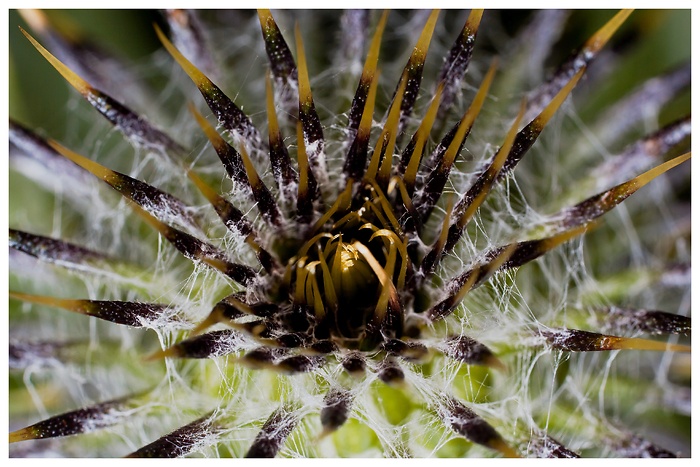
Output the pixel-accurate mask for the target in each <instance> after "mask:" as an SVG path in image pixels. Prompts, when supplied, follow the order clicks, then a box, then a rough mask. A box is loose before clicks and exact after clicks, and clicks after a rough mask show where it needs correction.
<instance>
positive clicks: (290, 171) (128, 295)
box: [9, 10, 690, 457]
mask: <svg viewBox="0 0 700 467" xmlns="http://www.w3.org/2000/svg"><path fill="white" fill-rule="evenodd" d="M681 13H682V14H683V12H681ZM584 15H585V12H578V13H577V14H569V13H567V12H562V11H539V12H534V13H531V14H528V15H524V16H523V17H522V18H520V17H518V18H515V15H512V17H510V19H509V18H508V17H507V15H501V14H499V13H498V12H491V11H483V10H472V11H471V12H466V13H461V12H452V11H449V12H447V13H445V12H443V13H441V12H439V11H432V12H430V11H428V12H407V11H398V12H387V11H384V12H382V11H358V10H355V11H348V12H345V13H341V12H310V11H293V12H287V11H281V12H275V13H274V14H273V13H272V12H270V11H268V10H259V11H258V12H257V14H254V13H253V12H228V11H226V12H213V11H207V12H193V11H182V10H168V11H165V12H163V17H162V18H163V21H161V22H159V24H160V26H159V25H156V26H155V27H154V29H155V35H156V36H157V38H158V40H159V41H160V43H161V44H162V49H161V50H159V51H158V52H156V53H155V54H154V55H153V56H152V57H151V60H150V63H149V65H148V66H141V67H134V66H129V65H126V64H125V63H124V62H123V61H122V60H121V59H119V58H117V57H114V56H111V55H109V54H107V53H105V52H104V51H103V50H101V49H98V48H96V47H94V46H93V44H90V43H89V41H88V40H87V39H85V38H84V36H81V35H80V34H78V33H77V31H76V30H74V29H71V28H67V27H66V25H65V22H59V21H54V20H53V18H54V17H53V16H50V15H46V14H45V13H42V12H37V11H26V12H23V13H22V17H23V20H24V21H25V22H26V24H27V25H28V28H24V29H22V34H23V35H24V36H25V37H26V40H28V41H29V42H30V43H31V44H32V45H33V47H34V48H35V49H36V51H37V52H38V53H39V54H40V55H41V56H43V58H44V59H45V60H46V61H47V62H48V63H49V64H50V65H51V67H52V68H53V69H55V71H56V72H58V73H59V74H60V75H61V76H62V77H63V78H64V79H65V81H66V82H67V83H68V84H69V85H70V86H71V87H72V88H73V89H74V91H72V92H73V96H74V97H75V98H74V99H72V100H71V101H70V106H71V108H72V109H74V110H71V112H70V115H69V117H70V118H75V120H76V122H77V121H88V122H89V123H90V124H89V131H87V132H84V133H83V132H82V130H78V128H82V127H79V126H78V124H77V123H76V126H74V127H72V129H73V132H72V133H71V131H68V132H67V135H48V134H45V133H44V132H43V131H42V130H41V129H35V128H30V127H29V126H27V125H26V124H24V123H22V122H20V121H18V120H15V119H12V118H11V119H10V131H9V136H10V162H11V173H10V177H11V182H12V183H13V184H12V187H13V189H12V191H11V208H12V210H11V213H10V231H9V238H10V306H9V309H10V310H9V315H10V346H9V352H10V358H9V363H10V392H9V398H10V431H11V433H10V435H9V441H10V443H11V446H10V454H11V455H13V456H25V455H26V456H30V455H38V454H41V455H50V456H92V457H95V456H131V457H174V456H208V457H216V456H221V457H229V456H234V457H242V456H247V457H273V456H284V457H329V456H387V457H414V456H415V457H426V456H442V457H462V456H471V457H491V456H506V457H578V456H580V455H585V456H595V457H599V456H613V457H672V456H676V455H689V432H690V428H689V427H690V396H689V392H690V369H689V368H690V359H689V353H690V346H689V343H690V317H689V314H690V306H689V301H690V285H689V282H690V281H689V276H690V272H689V271H690V266H689V238H690V227H689V218H690V209H689V202H688V201H687V191H688V187H689V162H687V161H688V159H689V158H690V153H688V152H686V151H688V147H689V139H690V117H688V116H687V113H688V112H689V105H688V100H689V99H688V93H687V90H688V88H689V84H690V66H689V63H682V62H681V63H675V65H674V66H673V67H667V69H665V70H663V71H661V72H659V74H658V75H656V74H655V75H654V76H648V77H645V75H644V73H640V75H642V77H644V79H642V80H640V81H639V82H636V83H633V84H629V83H626V82H625V80H626V78H625V77H624V75H623V73H622V71H624V70H620V68H623V67H624V65H625V63H626V57H627V55H628V54H629V55H632V54H633V53H634V52H635V50H637V47H640V44H641V45H643V44H644V43H645V41H646V40H647V39H648V38H647V35H653V34H652V33H653V31H652V32H649V31H648V29H653V27H652V26H650V25H646V26H644V27H639V28H637V29H633V28H632V27H631V26H628V25H629V24H630V23H629V22H630V21H635V19H634V17H635V16H638V17H640V18H647V19H649V18H652V16H651V15H650V14H649V13H648V12H635V13H632V12H630V11H626V10H623V11H620V12H607V13H606V14H605V19H604V20H602V21H601V22H600V24H598V25H597V26H596V27H595V28H594V29H593V30H592V31H591V34H590V35H589V37H588V39H584V40H583V41H582V42H579V43H578V44H577V45H576V47H577V48H576V49H575V50H574V52H573V53H572V54H571V55H569V56H568V58H567V57H566V55H565V54H562V53H561V52H560V51H559V49H558V47H556V45H557V44H559V43H560V42H565V39H566V31H567V28H569V27H575V26H576V25H580V24H582V23H581V22H580V20H579V18H580V17H582V16H584ZM630 15H632V17H631V18H630V19H629V20H628V17H630ZM599 17H600V16H598V18H599ZM634 24H637V25H639V24H643V23H641V22H638V23H634ZM626 28H627V29H626ZM164 31H166V32H167V34H166V32H164ZM620 35H622V37H621V38H619V36H620ZM615 37H618V40H617V42H616V40H615V39H614V38H615ZM625 39H626V40H625ZM23 40H24V39H23ZM480 44H482V45H480ZM567 52H568V50H567ZM495 57H498V58H495ZM553 60H558V61H559V63H560V64H558V65H557V64H555V63H556V62H554V61H553ZM550 62H551V63H550ZM154 70H156V71H154ZM46 72H47V73H54V72H53V71H51V70H49V68H46ZM164 78H165V79H164ZM617 80H621V81H623V84H621V85H620V86H621V87H622V90H619V89H618V90H617V91H614V90H613V91H611V89H612V87H614V85H616V82H617ZM75 91H77V93H76V92H75ZM76 96H79V98H80V100H78V98H77V97H76ZM611 96H612V97H611ZM83 112H87V113H86V114H85V115H83ZM68 128H69V130H70V129H71V126H70V124H69V126H68ZM623 202H624V203H623ZM34 216H37V217H41V216H48V217H47V218H48V219H51V221H50V222H46V221H41V222H42V223H43V225H44V226H45V227H46V228H45V229H44V230H41V229H38V228H35V227H34V225H36V224H35V222H39V220H38V219H35V218H34Z"/></svg>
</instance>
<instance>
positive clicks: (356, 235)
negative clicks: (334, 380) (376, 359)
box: [284, 183, 409, 350]
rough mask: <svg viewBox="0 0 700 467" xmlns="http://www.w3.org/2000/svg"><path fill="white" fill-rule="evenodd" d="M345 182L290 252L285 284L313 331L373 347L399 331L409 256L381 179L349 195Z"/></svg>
mask: <svg viewBox="0 0 700 467" xmlns="http://www.w3.org/2000/svg"><path fill="white" fill-rule="evenodd" d="M348 187H349V188H348V189H346V190H345V191H344V192H343V193H342V194H341V195H340V197H339V198H338V200H337V202H336V203H335V204H334V205H333V206H332V207H331V208H330V210H329V211H328V212H327V213H326V215H325V216H323V217H321V219H319V221H318V222H317V223H316V224H315V225H314V226H313V228H312V229H311V238H309V239H308V240H307V241H306V242H305V243H304V244H303V246H302V247H301V248H300V249H299V250H298V252H297V253H296V254H295V256H293V257H292V258H291V259H290V260H289V262H288V265H287V269H286V271H285V277H284V286H285V287H286V289H287V291H288V293H289V297H290V300H291V302H292V303H293V308H294V312H295V313H304V314H306V315H307V316H308V321H309V328H307V329H306V330H307V331H311V332H312V333H313V336H314V337H315V338H316V339H331V340H332V341H333V342H334V343H336V344H337V345H339V346H340V347H343V348H351V349H362V350H372V349H374V348H375V347H376V346H377V345H378V344H379V343H380V342H381V341H382V340H383V339H385V338H387V337H400V336H401V334H402V332H403V320H402V319H401V317H400V314H401V313H400V309H401V307H400V305H399V303H398V300H399V295H398V293H399V291H401V290H403V289H404V287H405V285H406V272H407V270H408V261H409V260H408V256H407V252H406V241H405V239H402V236H403V235H402V234H401V232H400V229H396V227H398V224H396V223H395V222H396V219H395V215H394V214H393V213H392V212H391V208H390V205H389V202H388V200H387V198H386V196H385V195H384V194H383V193H382V191H381V189H380V188H379V186H378V185H377V184H376V183H368V184H366V185H365V186H364V187H363V188H362V189H361V190H360V191H359V192H358V193H357V194H356V195H355V196H354V197H352V198H351V191H350V187H351V186H350V185H348ZM389 315H392V316H389ZM387 319H389V320H390V321H392V322H391V323H390V324H391V325H390V326H386V324H389V323H387ZM387 334H388V335H387Z"/></svg>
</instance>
